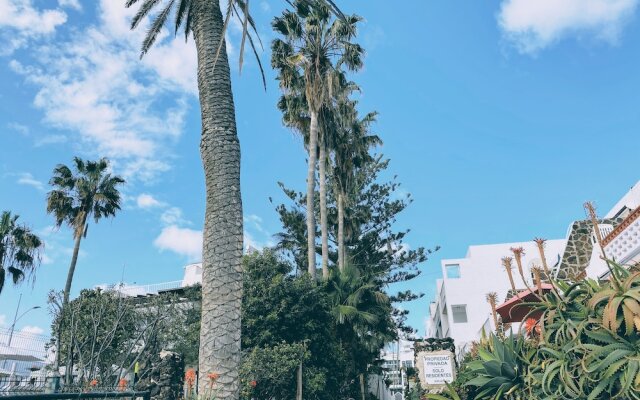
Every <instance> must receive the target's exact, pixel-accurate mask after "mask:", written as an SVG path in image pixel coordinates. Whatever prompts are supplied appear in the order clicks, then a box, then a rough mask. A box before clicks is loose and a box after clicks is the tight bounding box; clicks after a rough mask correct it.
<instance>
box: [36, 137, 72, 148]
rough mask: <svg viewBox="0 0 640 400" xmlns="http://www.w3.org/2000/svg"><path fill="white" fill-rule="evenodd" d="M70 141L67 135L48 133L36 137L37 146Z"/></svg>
mask: <svg viewBox="0 0 640 400" xmlns="http://www.w3.org/2000/svg"><path fill="white" fill-rule="evenodd" d="M67 141H68V138H67V137H66V136H65V135H46V136H43V137H41V138H38V139H36V141H35V146H36V147H40V146H47V145H50V144H58V143H65V142H67Z"/></svg>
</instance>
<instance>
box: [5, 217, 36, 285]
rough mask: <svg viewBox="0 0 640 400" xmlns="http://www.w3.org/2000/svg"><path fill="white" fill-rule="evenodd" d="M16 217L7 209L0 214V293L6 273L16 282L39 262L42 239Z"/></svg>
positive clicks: (33, 269)
mask: <svg viewBox="0 0 640 400" xmlns="http://www.w3.org/2000/svg"><path fill="white" fill-rule="evenodd" d="M18 218H19V216H18V215H12V214H11V212H9V211H3V212H2V214H0V293H2V289H3V288H4V284H5V281H6V279H7V277H8V275H10V276H11V280H12V281H13V283H14V284H18V283H20V282H21V281H22V280H24V279H25V277H27V276H30V275H31V274H32V273H33V272H34V271H35V270H36V268H37V267H38V265H39V264H40V250H41V249H42V240H40V238H39V237H38V236H37V235H35V234H34V233H33V232H31V230H30V229H29V228H28V227H27V226H26V225H21V224H19V223H18Z"/></svg>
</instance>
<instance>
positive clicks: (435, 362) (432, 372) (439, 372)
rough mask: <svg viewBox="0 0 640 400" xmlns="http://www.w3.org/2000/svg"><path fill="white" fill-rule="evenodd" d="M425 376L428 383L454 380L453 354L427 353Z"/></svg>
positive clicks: (441, 383) (425, 357) (440, 383)
mask: <svg viewBox="0 0 640 400" xmlns="http://www.w3.org/2000/svg"><path fill="white" fill-rule="evenodd" d="M424 377H425V381H426V382H427V385H444V384H445V383H451V382H453V365H452V362H451V356H449V355H445V354H438V355H436V354H433V355H425V356H424Z"/></svg>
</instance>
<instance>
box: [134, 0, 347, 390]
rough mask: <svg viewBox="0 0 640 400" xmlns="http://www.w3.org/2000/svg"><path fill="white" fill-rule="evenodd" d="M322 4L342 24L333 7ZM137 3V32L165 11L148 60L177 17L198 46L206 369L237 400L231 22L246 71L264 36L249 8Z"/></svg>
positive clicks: (191, 1)
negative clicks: (247, 55)
mask: <svg viewBox="0 0 640 400" xmlns="http://www.w3.org/2000/svg"><path fill="white" fill-rule="evenodd" d="M307 1H316V0H307ZM321 1H323V2H326V4H328V5H329V8H330V9H331V11H332V12H333V13H334V14H336V15H340V16H341V17H342V13H341V12H340V10H338V9H337V7H336V6H335V4H334V3H333V1H332V0H321ZM136 3H141V5H140V8H139V10H138V12H137V14H136V15H135V16H134V18H133V20H132V23H131V27H132V29H135V28H136V27H138V26H139V25H140V23H141V22H142V21H143V20H144V19H145V17H146V16H148V15H150V13H151V12H152V10H154V9H159V10H160V11H159V12H158V13H157V14H156V16H155V18H154V19H153V21H152V23H151V27H150V29H149V30H148V32H147V36H146V38H145V39H144V41H143V43H142V50H141V56H142V55H144V54H145V53H146V52H147V51H149V49H150V48H151V47H152V46H153V44H154V42H155V40H156V38H157V37H158V34H159V33H160V32H161V30H162V29H163V26H164V25H165V24H166V23H167V21H168V19H169V16H170V15H171V13H172V11H173V15H174V16H175V19H174V21H173V23H172V28H173V29H174V31H175V33H176V34H177V33H178V31H179V30H180V29H181V28H182V29H183V32H184V35H185V39H188V38H189V36H190V35H193V38H194V42H195V46H196V51H197V57H198V71H197V74H198V93H199V98H200V112H201V117H202V134H201V141H200V153H201V158H202V163H203V166H204V171H205V185H206V188H205V190H206V209H205V223H204V232H203V235H204V241H203V252H202V263H203V267H204V268H203V269H204V272H203V282H202V319H201V329H200V357H199V363H200V365H199V368H200V371H216V373H218V374H219V375H220V378H219V379H218V381H217V382H218V386H219V391H218V393H217V395H218V397H219V398H220V399H236V398H238V396H239V388H240V386H239V383H240V381H239V366H240V308H241V300H242V248H243V244H242V239H243V227H242V200H241V196H240V143H239V141H238V135H237V130H236V121H235V106H234V100H233V92H232V90H231V76H230V70H229V61H228V59H227V53H226V43H225V39H224V35H225V31H226V29H227V26H228V24H229V21H230V19H231V17H232V16H234V15H235V16H237V17H238V18H240V20H241V24H242V27H243V34H242V43H241V46H240V59H239V64H240V67H242V62H243V54H244V48H245V43H246V42H247V41H248V43H249V45H250V47H251V49H252V50H253V52H254V54H256V55H257V52H256V48H255V46H254V41H253V38H252V37H251V35H249V34H248V33H249V30H251V31H253V32H254V33H256V28H255V24H254V21H253V19H252V18H251V15H250V12H249V6H248V5H249V1H248V0H228V1H227V2H226V4H227V8H226V12H225V15H224V16H223V14H222V11H221V10H220V1H219V0H167V1H166V2H163V1H160V0H127V2H126V3H125V4H126V6H127V7H131V6H133V5H135V4H136ZM256 58H257V57H256ZM257 59H258V65H259V66H260V69H261V70H262V66H261V65H260V60H259V58H257ZM263 83H264V76H263ZM206 385H207V382H206V379H202V380H200V388H201V389H202V390H205V389H206Z"/></svg>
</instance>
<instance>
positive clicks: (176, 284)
mask: <svg viewBox="0 0 640 400" xmlns="http://www.w3.org/2000/svg"><path fill="white" fill-rule="evenodd" d="M181 287H182V281H181V280H180V281H171V282H163V283H156V284H153V285H112V286H111V287H109V288H108V289H109V290H113V291H115V292H118V293H122V294H123V295H125V296H131V297H133V296H147V295H153V294H158V293H160V292H164V291H167V290H175V289H180V288H181Z"/></svg>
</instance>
